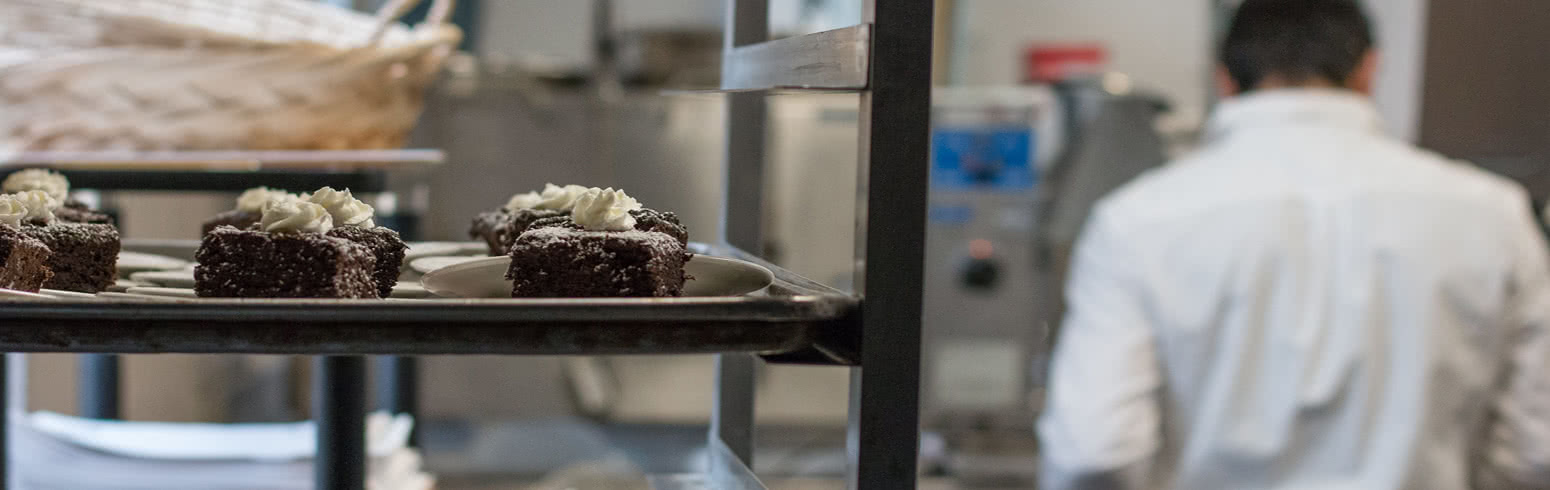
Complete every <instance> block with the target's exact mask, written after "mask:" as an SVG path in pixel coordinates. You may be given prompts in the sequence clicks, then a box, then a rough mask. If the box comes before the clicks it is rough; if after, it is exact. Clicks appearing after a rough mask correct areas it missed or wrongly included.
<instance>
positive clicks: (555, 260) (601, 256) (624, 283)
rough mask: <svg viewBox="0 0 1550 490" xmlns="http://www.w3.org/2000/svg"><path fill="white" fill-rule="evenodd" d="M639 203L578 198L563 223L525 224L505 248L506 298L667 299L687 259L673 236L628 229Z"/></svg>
mask: <svg viewBox="0 0 1550 490" xmlns="http://www.w3.org/2000/svg"><path fill="white" fill-rule="evenodd" d="M639 209H641V208H640V203H638V202H636V201H635V200H634V199H631V198H630V197H629V196H627V195H625V194H624V192H623V191H616V190H613V189H596V188H593V189H589V190H588V191H586V192H585V193H583V194H582V195H581V196H579V197H578V198H577V200H576V202H575V204H574V206H573V209H572V212H571V221H570V222H568V223H566V224H564V225H563V226H533V227H530V228H528V230H527V231H525V232H523V233H522V234H521V235H518V236H517V239H516V241H515V242H514V243H513V244H512V247H511V252H510V256H511V266H510V268H509V269H507V272H506V278H507V279H510V280H511V281H512V291H511V295H512V297H516V298H578V297H671V296H681V295H682V294H683V285H684V281H685V280H686V279H687V276H686V275H685V274H684V263H685V262H687V261H688V260H689V258H690V257H691V255H690V254H689V253H688V252H687V250H686V249H685V247H684V243H683V242H681V241H680V240H679V239H678V237H676V236H674V235H672V234H669V233H664V232H662V231H642V230H639V229H637V228H636V225H637V223H636V219H635V215H634V214H632V213H631V211H636V210H639Z"/></svg>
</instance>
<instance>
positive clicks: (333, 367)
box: [312, 356, 366, 490]
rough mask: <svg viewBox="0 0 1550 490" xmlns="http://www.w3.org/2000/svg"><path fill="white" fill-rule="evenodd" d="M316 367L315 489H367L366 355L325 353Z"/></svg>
mask: <svg viewBox="0 0 1550 490" xmlns="http://www.w3.org/2000/svg"><path fill="white" fill-rule="evenodd" d="M314 367H315V369H316V371H317V372H316V374H315V375H314V379H313V383H312V388H313V413H314V415H313V417H314V419H316V420H317V431H318V433H317V441H318V442H317V458H316V459H315V460H314V461H313V462H314V464H315V465H316V468H315V469H314V471H315V472H316V473H315V478H316V480H315V482H316V485H315V488H317V489H318V490H365V488H366V358H365V357H361V356H323V357H319V358H317V360H316V361H315V364H314Z"/></svg>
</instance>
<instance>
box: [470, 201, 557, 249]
mask: <svg viewBox="0 0 1550 490" xmlns="http://www.w3.org/2000/svg"><path fill="white" fill-rule="evenodd" d="M561 216H567V213H566V212H565V211H556V210H552V209H519V210H516V211H509V210H506V209H504V208H502V209H500V210H497V211H488V212H483V213H479V214H478V215H477V216H474V222H473V225H471V226H470V227H469V229H468V236H469V238H478V239H480V240H484V244H485V245H486V246H488V247H489V248H490V255H506V253H507V252H510V251H511V242H513V241H516V239H517V235H521V234H522V232H524V231H527V228H528V225H531V224H532V223H533V222H534V221H538V220H541V219H545V218H555V217H561Z"/></svg>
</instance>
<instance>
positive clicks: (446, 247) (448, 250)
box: [404, 242, 490, 264]
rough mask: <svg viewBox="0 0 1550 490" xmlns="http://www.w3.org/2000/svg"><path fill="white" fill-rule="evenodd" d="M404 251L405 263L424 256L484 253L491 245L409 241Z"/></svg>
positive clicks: (482, 243)
mask: <svg viewBox="0 0 1550 490" xmlns="http://www.w3.org/2000/svg"><path fill="white" fill-rule="evenodd" d="M408 245H409V249H408V250H405V251H404V263H406V264H407V263H410V262H413V261H414V259H418V258H423V257H448V256H454V255H484V254H485V253H486V252H489V251H490V247H488V246H485V244H484V242H409V243H408Z"/></svg>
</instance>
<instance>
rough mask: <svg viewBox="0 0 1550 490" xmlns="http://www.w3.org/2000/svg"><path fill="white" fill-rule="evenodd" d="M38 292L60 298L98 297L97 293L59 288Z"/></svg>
mask: <svg viewBox="0 0 1550 490" xmlns="http://www.w3.org/2000/svg"><path fill="white" fill-rule="evenodd" d="M38 294H41V295H44V296H51V297H55V298H59V299H96V298H97V295H95V294H87V293H78V292H75V291H60V290H58V289H44V290H42V291H38Z"/></svg>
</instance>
